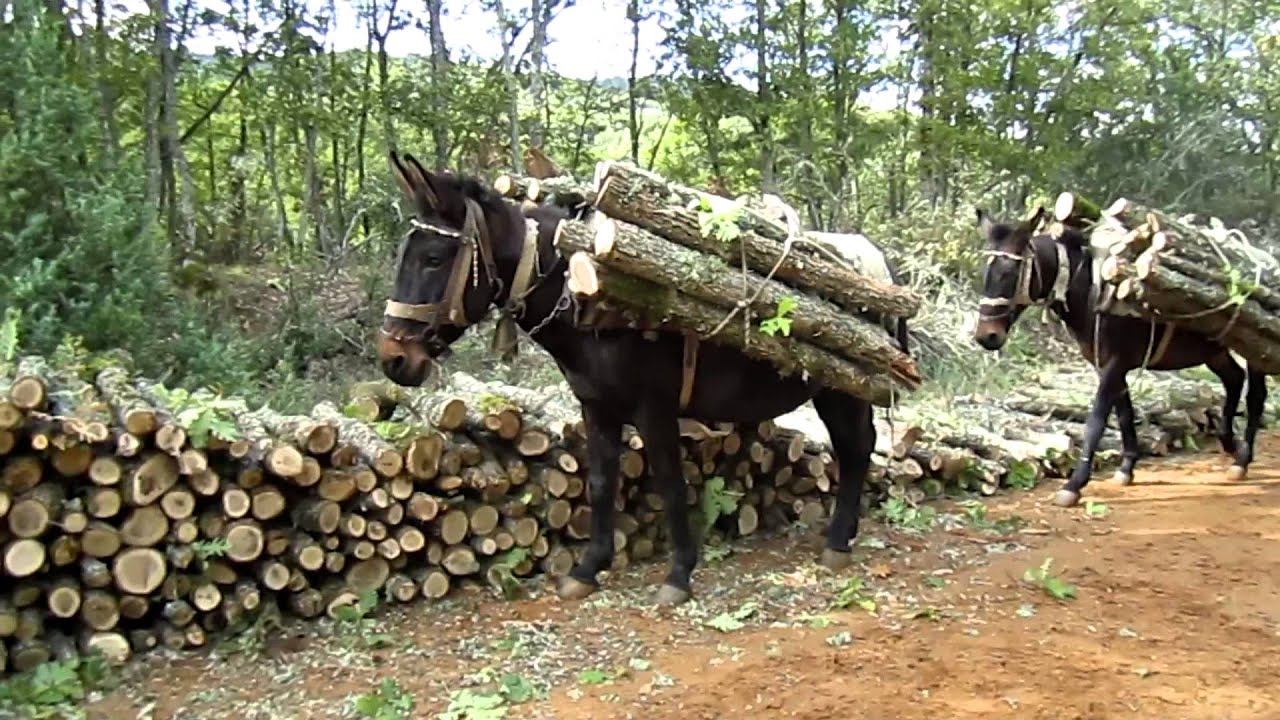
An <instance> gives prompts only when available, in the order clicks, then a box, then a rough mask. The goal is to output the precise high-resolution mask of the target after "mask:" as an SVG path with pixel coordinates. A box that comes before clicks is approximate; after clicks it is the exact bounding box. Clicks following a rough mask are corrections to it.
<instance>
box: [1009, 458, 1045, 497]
mask: <svg viewBox="0 0 1280 720" xmlns="http://www.w3.org/2000/svg"><path fill="white" fill-rule="evenodd" d="M1037 474H1038V473H1037V472H1036V466H1035V465H1034V464H1032V462H1031V461H1029V460H1011V461H1010V462H1009V474H1008V475H1006V476H1005V484H1006V485H1008V486H1009V487H1011V488H1017V489H1019V490H1031V489H1033V488H1035V486H1036V475H1037Z"/></svg>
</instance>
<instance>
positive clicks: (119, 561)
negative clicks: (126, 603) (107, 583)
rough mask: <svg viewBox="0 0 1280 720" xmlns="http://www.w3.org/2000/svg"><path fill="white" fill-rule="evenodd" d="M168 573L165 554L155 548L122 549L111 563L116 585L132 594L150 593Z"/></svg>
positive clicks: (122, 590)
mask: <svg viewBox="0 0 1280 720" xmlns="http://www.w3.org/2000/svg"><path fill="white" fill-rule="evenodd" d="M166 573H167V564H166V563H165V558H164V555H162V554H161V553H160V552H159V551H158V550H155V549H154V548H141V547H134V548H128V549H125V550H122V551H121V552H120V553H119V554H118V555H116V557H115V560H114V561H113V562H112V564H111V576H112V578H114V579H115V583H116V587H117V588H119V590H120V591H121V592H124V593H129V594H131V595H148V594H150V593H151V592H153V591H154V590H155V589H156V588H158V587H160V583H162V582H164V578H165V575H166ZM99 629H107V628H99Z"/></svg>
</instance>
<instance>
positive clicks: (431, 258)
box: [422, 255, 442, 270]
mask: <svg viewBox="0 0 1280 720" xmlns="http://www.w3.org/2000/svg"><path fill="white" fill-rule="evenodd" d="M441 264H442V263H441V261H440V258H438V257H436V256H435V255H428V256H426V257H425V258H423V259H422V267H423V268H425V269H427V270H435V269H437V268H439V267H440V265H441Z"/></svg>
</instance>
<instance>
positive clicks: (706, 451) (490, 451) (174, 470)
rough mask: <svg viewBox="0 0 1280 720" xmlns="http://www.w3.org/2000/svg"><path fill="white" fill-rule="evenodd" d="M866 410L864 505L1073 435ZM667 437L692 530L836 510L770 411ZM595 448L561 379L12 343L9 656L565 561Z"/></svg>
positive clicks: (3, 644)
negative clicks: (297, 385) (90, 357)
mask: <svg viewBox="0 0 1280 720" xmlns="http://www.w3.org/2000/svg"><path fill="white" fill-rule="evenodd" d="M1213 401H1214V402H1216V401H1217V400H1216V399H1214V400H1213ZM1204 409H1205V408H1200V409H1196V410H1194V411H1190V410H1189V411H1188V413H1189V414H1190V416H1192V417H1193V418H1195V419H1199V418H1200V417H1201V415H1200V414H1199V413H1200V412H1201V410H1204ZM1035 412H1039V411H1038V410H1035ZM1023 417H1029V416H1023ZM878 424H879V427H878V429H879V437H878V440H877V446H876V455H875V457H874V462H873V465H872V469H871V471H870V473H869V480H870V481H871V482H872V484H873V489H872V491H871V492H868V493H866V495H864V497H865V498H866V502H867V503H868V505H871V504H872V503H875V502H878V501H879V500H880V499H881V498H883V497H884V496H885V495H886V494H906V495H909V496H913V497H915V498H923V497H925V496H934V495H938V494H941V493H942V492H944V491H945V490H947V489H949V488H950V489H972V490H980V491H982V492H986V493H991V492H995V491H996V489H997V488H999V487H1000V486H1001V485H1003V484H1007V483H1008V482H1009V480H1008V478H1009V477H1010V476H1011V474H1012V476H1016V477H1018V478H1021V479H1023V480H1028V479H1034V478H1036V477H1038V476H1040V475H1042V474H1059V473H1060V472H1061V470H1062V463H1063V457H1068V456H1069V455H1070V453H1071V451H1072V440H1071V438H1070V437H1069V436H1066V435H1063V436H1053V435H1052V434H1051V433H1049V432H1047V431H1046V432H1044V433H1041V437H1040V438H1039V441H1038V442H1031V441H1030V440H1028V438H1027V437H1026V436H1025V435H1024V436H1022V438H1021V439H1017V438H1014V439H1009V438H1003V437H999V436H995V435H991V436H983V437H979V436H976V435H974V434H973V432H971V431H970V432H967V433H953V432H951V431H949V430H947V429H946V428H945V427H942V428H940V429H937V430H930V431H929V432H926V431H925V430H924V429H923V428H922V426H921V425H920V424H917V423H913V422H910V421H902V420H901V419H900V420H899V421H898V422H896V423H894V425H893V426H890V425H888V424H885V423H883V422H882V421H878ZM1023 424H1025V423H1023ZM681 431H682V436H683V443H682V450H681V453H682V459H683V469H684V476H685V479H686V480H687V481H688V483H689V485H688V490H687V493H686V497H685V498H684V501H685V502H687V503H688V504H689V505H690V507H691V515H692V517H693V522H694V524H695V525H696V526H697V527H698V529H699V530H700V531H701V532H702V534H703V538H704V541H708V542H714V541H715V540H716V539H717V538H719V539H721V540H723V539H727V538H734V537H739V536H743V535H751V534H753V533H755V532H757V531H759V530H762V529H771V528H778V527H782V526H785V525H788V524H790V523H792V522H795V521H797V520H800V521H803V522H806V523H810V524H820V521H821V520H823V519H824V518H825V517H827V516H829V514H830V512H831V508H832V505H833V503H834V496H833V495H832V492H833V490H834V485H835V483H836V478H837V470H836V465H835V463H834V461H833V459H832V456H831V452H830V448H829V447H827V446H826V444H825V443H823V442H820V441H819V440H816V439H814V438H812V437H807V436H806V435H805V434H804V433H802V432H799V431H797V430H795V429H791V428H787V427H783V426H781V425H780V424H779V423H775V422H764V423H760V424H758V425H752V426H731V425H718V426H716V427H706V426H703V425H701V424H698V423H695V422H688V421H683V422H682V427H681ZM1046 438H1047V439H1048V440H1047V441H1046ZM625 443H626V449H625V450H624V452H623V456H622V458H621V474H622V476H623V482H622V483H621V487H620V491H619V493H618V496H617V497H616V499H615V507H616V509H617V511H618V515H617V531H616V535H615V538H614V540H615V546H616V547H617V549H618V553H617V560H616V564H615V567H624V566H626V565H627V564H628V563H630V562H633V561H641V560H645V559H647V558H650V557H653V556H654V555H655V554H657V553H659V552H660V551H662V550H663V548H664V545H665V543H666V530H665V524H664V523H663V522H662V519H661V515H662V510H663V507H664V502H663V498H662V496H661V495H660V494H659V493H658V491H657V489H656V488H654V487H651V486H649V484H648V481H647V479H646V472H645V470H646V458H645V452H644V439H643V438H642V437H640V436H639V435H637V434H636V433H635V432H633V431H631V430H628V432H627V435H626V437H625ZM585 447H586V443H585V438H584V432H583V427H582V424H581V421H580V419H579V417H578V414H577V408H576V406H575V405H574V404H573V402H572V401H571V400H570V399H568V398H566V397H565V396H564V394H563V393H562V392H559V391H556V390H555V389H553V388H541V389H538V390H529V389H523V388H516V387H510V386H504V385H499V384H494V383H482V382H479V381H477V380H475V379H474V378H471V377H470V376H467V375H465V374H462V373H457V374H455V375H454V376H453V377H452V378H451V379H450V380H449V381H448V383H447V385H446V387H444V388H443V389H441V390H435V391H429V390H414V391H407V390H404V389H402V388H398V387H395V386H392V385H389V384H387V383H381V382H371V383H361V384H359V385H357V386H353V388H352V391H351V393H350V396H349V397H348V398H347V401H346V402H345V403H343V405H342V406H341V407H339V406H338V405H337V404H334V403H331V402H324V403H320V404H318V405H317V406H316V407H315V408H314V410H313V411H312V412H311V413H310V414H308V415H286V414H281V413H278V412H275V411H273V410H271V409H270V408H269V407H262V408H258V409H253V410H251V409H249V408H248V406H247V405H245V403H244V402H242V401H240V400H236V399H227V398H221V397H217V396H214V395H213V394H211V393H207V392H195V393H190V392H186V391H182V390H170V389H167V388H165V387H164V386H162V385H160V384H158V383H154V382H149V381H147V380H146V379H144V378H140V377H136V376H133V375H131V374H130V373H129V372H127V371H126V370H124V369H122V368H121V367H120V366H116V365H108V366H106V367H103V368H101V369H100V370H97V371H96V372H88V371H85V370H82V369H69V368H61V367H50V365H49V363H48V362H47V361H46V360H44V359H42V358H40V357H36V356H27V357H23V358H21V359H20V360H19V362H18V363H16V365H15V366H12V367H10V368H8V370H3V369H0V577H2V578H3V588H4V589H3V590H2V591H0V668H3V669H11V670H25V669H29V668H32V667H34V666H36V665H38V664H40V663H42V662H44V661H46V660H48V659H49V658H51V657H61V656H62V655H64V654H65V653H70V652H75V651H76V650H98V651H101V652H103V653H104V654H106V655H107V656H109V657H111V658H116V659H121V658H125V657H127V656H129V655H130V654H131V653H133V652H139V651H144V650H146V649H148V648H152V647H155V646H158V645H159V646H164V647H168V648H173V649H180V648H186V647H194V646H201V645H204V644H205V643H207V642H208V639H209V637H210V636H211V634H213V633H217V632H221V631H224V630H227V629H229V628H231V629H234V628H237V627H241V626H243V625H244V624H246V623H248V622H249V621H250V620H251V619H252V618H254V617H255V616H256V615H257V614H258V613H260V612H262V611H263V610H264V609H279V610H281V611H285V612H289V613H292V614H294V615H298V616H301V617H316V616H320V615H325V614H329V615H334V614H335V613H336V611H337V609H338V608H340V607H342V606H344V605H346V604H350V603H353V602H356V601H358V599H359V598H360V597H361V595H362V594H364V593H368V592H370V591H376V592H377V593H379V595H381V596H384V597H388V598H392V599H395V600H400V601H410V600H413V599H415V598H422V597H425V598H429V599H438V598H441V597H444V596H445V595H447V594H448V593H450V591H451V590H452V589H454V588H457V587H460V586H464V585H468V584H476V585H479V586H481V587H485V586H488V587H492V588H493V589H495V590H496V591H499V592H501V593H503V594H504V595H505V594H509V593H510V592H512V591H513V590H514V589H516V588H518V578H527V577H529V576H532V575H534V574H536V573H539V572H541V573H545V574H548V575H551V576H555V575H560V574H563V573H566V572H568V571H569V569H570V568H571V567H572V566H573V564H574V562H575V561H576V560H577V559H578V557H579V556H580V555H581V553H582V551H583V549H584V547H585V541H586V539H587V538H588V535H589V531H590V520H591V509H590V507H589V504H588V500H587V496H588V492H587V487H586V482H587V480H586V478H587V472H586V462H587V457H586V452H585ZM1050 449H1051V450H1052V451H1050Z"/></svg>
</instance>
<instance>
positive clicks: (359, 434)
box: [312, 402, 404, 478]
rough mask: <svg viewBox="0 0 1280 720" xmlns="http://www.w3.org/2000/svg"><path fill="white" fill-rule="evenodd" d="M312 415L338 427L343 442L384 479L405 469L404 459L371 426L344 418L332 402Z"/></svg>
mask: <svg viewBox="0 0 1280 720" xmlns="http://www.w3.org/2000/svg"><path fill="white" fill-rule="evenodd" d="M312 414H313V415H314V416H315V417H317V418H319V419H321V420H325V421H327V422H330V423H332V424H334V425H336V426H337V427H338V432H339V433H340V436H341V438H342V442H343V443H346V444H350V445H354V446H355V447H356V448H357V449H358V450H359V451H360V456H361V458H362V459H363V460H364V461H365V462H366V463H368V464H369V466H370V467H372V468H373V469H374V470H375V471H377V473H378V474H379V475H381V476H382V477H387V478H390V477H395V476H396V475H398V474H400V471H401V470H403V469H404V458H403V456H401V455H400V453H399V452H398V451H397V450H396V449H395V448H394V447H393V446H392V445H391V443H389V442H387V441H386V440H384V439H382V438H381V437H380V436H379V435H378V434H377V433H375V432H374V431H373V430H372V429H371V428H370V427H369V426H367V425H365V424H363V423H361V422H359V421H357V420H353V419H351V418H348V417H346V416H344V415H343V414H342V413H341V412H339V411H338V408H337V407H335V406H334V405H333V403H330V402H322V403H319V404H318V405H316V407H315V410H313V411H312Z"/></svg>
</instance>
